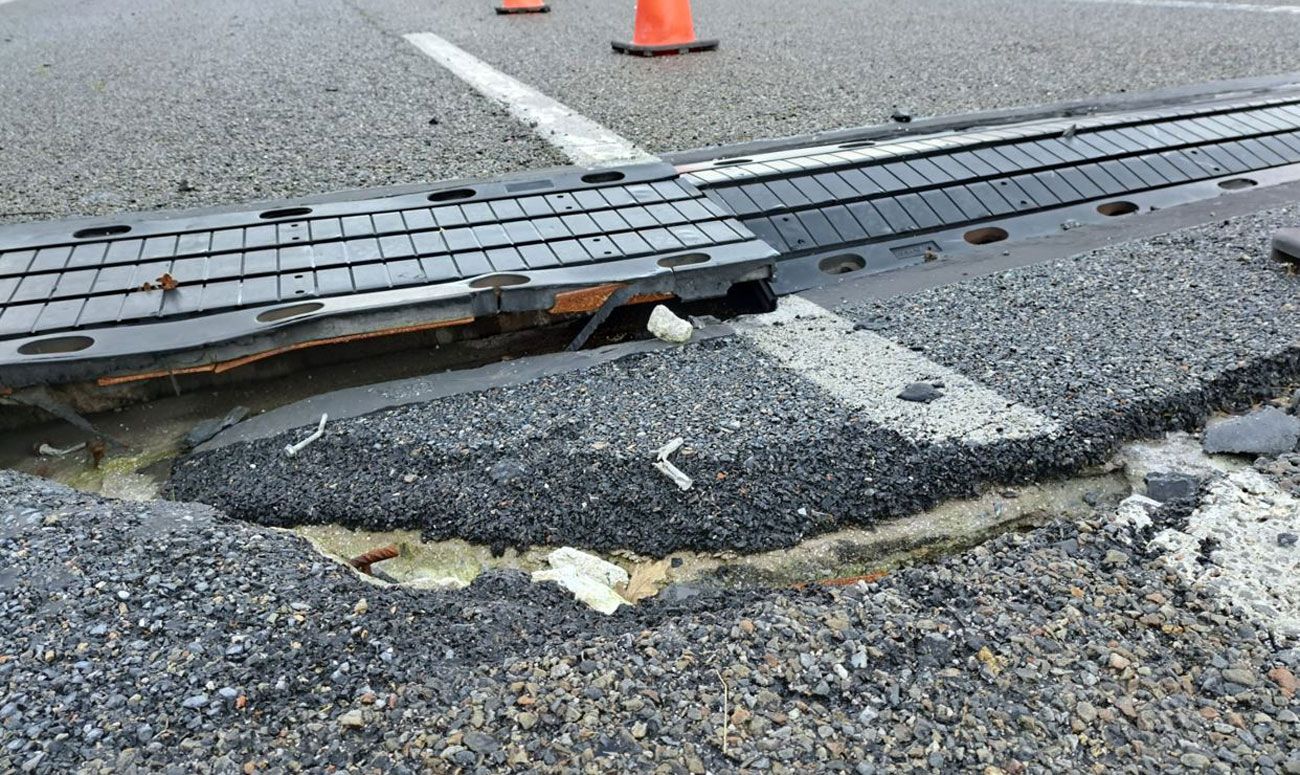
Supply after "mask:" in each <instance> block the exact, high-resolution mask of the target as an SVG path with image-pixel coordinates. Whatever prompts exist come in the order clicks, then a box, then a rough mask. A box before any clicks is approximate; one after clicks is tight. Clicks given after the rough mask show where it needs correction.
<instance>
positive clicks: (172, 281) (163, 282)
mask: <svg viewBox="0 0 1300 775" xmlns="http://www.w3.org/2000/svg"><path fill="white" fill-rule="evenodd" d="M179 286H180V283H178V282H176V278H175V277H172V276H171V273H170V272H167V273H164V274H163V276H162V277H159V278H158V287H160V288H162V289H163V290H164V291H174V290H176V288H177V287H179Z"/></svg>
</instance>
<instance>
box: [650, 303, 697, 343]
mask: <svg viewBox="0 0 1300 775" xmlns="http://www.w3.org/2000/svg"><path fill="white" fill-rule="evenodd" d="M646 330H648V331H649V332H650V333H652V334H654V335H655V336H657V337H659V338H660V339H662V340H664V341H665V342H672V343H674V344H684V343H686V342H689V341H690V340H691V334H692V333H694V331H695V327H694V326H692V325H691V323H690V321H689V320H682V319H681V318H679V317H677V316H676V315H674V314H673V311H672V310H670V309H668V308H667V307H665V306H664V305H662V304H660V305H658V306H656V307H655V308H654V309H653V310H652V311H651V312H650V321H649V322H648V323H646Z"/></svg>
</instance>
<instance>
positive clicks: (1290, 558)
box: [1150, 470, 1300, 636]
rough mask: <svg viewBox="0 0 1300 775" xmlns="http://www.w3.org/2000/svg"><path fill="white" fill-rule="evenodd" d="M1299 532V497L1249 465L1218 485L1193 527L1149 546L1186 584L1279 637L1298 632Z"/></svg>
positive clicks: (1158, 537) (1169, 532) (1159, 538)
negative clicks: (1239, 610) (1219, 599)
mask: <svg viewBox="0 0 1300 775" xmlns="http://www.w3.org/2000/svg"><path fill="white" fill-rule="evenodd" d="M1297 533H1300V500H1298V499H1296V498H1294V497H1292V496H1291V495H1289V494H1287V493H1286V492H1284V491H1283V490H1281V489H1280V488H1279V487H1278V486H1277V484H1275V483H1274V482H1273V481H1271V480H1270V479H1269V478H1267V477H1266V476H1264V475H1262V474H1260V473H1259V472H1256V471H1252V470H1244V471H1238V472H1236V473H1233V474H1231V475H1229V476H1228V477H1227V478H1226V479H1222V480H1220V481H1218V482H1216V483H1214V484H1212V485H1211V486H1210V489H1209V492H1208V493H1207V494H1206V497H1205V499H1204V500H1203V501H1202V502H1201V504H1200V506H1199V507H1197V509H1196V510H1195V511H1194V512H1192V514H1191V516H1189V517H1188V518H1187V523H1186V525H1185V526H1181V527H1176V528H1167V529H1165V530H1163V531H1161V532H1160V533H1159V534H1157V535H1156V536H1155V538H1154V539H1152V541H1151V543H1150V549H1151V550H1152V551H1154V552H1156V553H1157V554H1159V555H1161V556H1162V557H1163V559H1164V561H1165V562H1166V563H1168V564H1169V566H1170V567H1171V568H1173V569H1174V570H1176V571H1177V572H1178V574H1179V575H1180V576H1182V577H1183V579H1185V580H1186V581H1187V583H1189V584H1192V585H1194V586H1197V587H1203V588H1208V589H1212V590H1214V591H1215V592H1216V593H1218V594H1220V595H1222V596H1223V597H1224V598H1225V599H1226V600H1227V602H1229V604H1231V605H1235V606H1241V607H1242V608H1244V609H1245V610H1247V611H1249V612H1250V613H1251V614H1252V615H1253V616H1254V617H1255V618H1256V619H1257V620H1259V621H1260V623H1262V624H1264V625H1265V626H1267V627H1269V628H1270V629H1272V630H1274V631H1275V632H1277V633H1278V634H1279V635H1286V636H1295V635H1300V547H1297V546H1296V543H1295V539H1294V536H1295V535H1296V534H1297ZM1287 535H1290V536H1291V538H1290V539H1288V538H1285V536H1287Z"/></svg>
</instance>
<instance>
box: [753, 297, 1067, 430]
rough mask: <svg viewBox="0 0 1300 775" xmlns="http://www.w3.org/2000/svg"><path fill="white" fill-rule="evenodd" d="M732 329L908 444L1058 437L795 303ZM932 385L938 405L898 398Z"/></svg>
mask: <svg viewBox="0 0 1300 775" xmlns="http://www.w3.org/2000/svg"><path fill="white" fill-rule="evenodd" d="M735 325H736V329H737V330H738V331H740V332H741V333H742V334H743V335H744V336H746V337H747V338H749V339H750V340H751V341H753V342H754V344H755V345H757V346H758V347H759V349H761V350H762V351H763V352H765V353H767V354H768V355H770V356H771V357H773V358H774V359H776V360H777V362H778V363H780V364H781V365H782V366H784V367H785V368H787V369H789V370H791V371H794V372H796V373H798V374H800V375H801V376H803V377H804V378H806V379H808V380H810V381H811V382H813V383H814V384H816V385H818V386H819V387H821V388H822V389H824V390H825V391H826V392H828V393H830V394H831V395H832V396H834V397H835V398H836V399H837V400H839V401H841V402H843V403H844V404H847V405H848V406H851V407H853V408H854V409H857V410H860V411H861V412H862V413H863V414H864V415H865V417H866V418H867V419H870V420H871V421H872V422H874V423H876V424H878V425H881V426H883V427H885V428H888V429H890V430H893V431H896V432H898V433H900V434H902V435H904V436H906V437H908V438H911V439H915V440H926V441H944V440H954V441H962V442H965V443H968V444H987V443H992V442H997V441H1002V440H1006V439H1025V438H1037V437H1040V436H1047V435H1051V434H1054V433H1056V432H1058V430H1059V426H1058V425H1057V424H1056V423H1055V422H1052V421H1051V420H1049V419H1047V418H1046V417H1043V416H1042V415H1041V414H1039V413H1038V412H1036V411H1034V410H1033V409H1031V408H1029V407H1027V406H1024V405H1022V404H1019V403H1016V402H1014V401H1011V400H1009V399H1007V398H1005V397H1003V396H1000V395H998V394H997V393H995V392H994V391H992V390H989V389H988V388H986V387H984V386H982V385H980V384H978V383H977V382H975V381H974V380H971V379H969V378H967V377H966V376H964V375H962V374H959V373H958V372H956V371H953V370H952V369H949V368H947V367H944V366H941V365H940V364H938V363H935V362H934V361H931V360H929V359H928V358H926V357H924V356H922V355H920V354H918V353H916V352H913V351H912V350H909V349H908V348H906V347H903V346H901V345H899V344H897V343H895V342H892V341H890V340H888V339H886V338H884V337H882V336H880V335H878V334H875V333H872V332H871V331H854V330H853V323H852V322H851V321H849V320H847V319H846V318H843V317H840V316H839V315H836V314H835V313H833V312H831V311H829V310H827V309H825V308H823V307H820V306H818V305H817V304H814V303H813V302H810V301H808V300H807V299H803V298H800V297H798V296H787V297H785V298H783V299H781V302H780V308H779V309H777V311H776V312H772V313H769V314H767V315H756V316H754V317H751V318H746V319H744V320H742V321H739V322H737V323H736V324H735ZM937 381H941V382H942V383H943V385H944V390H943V392H944V395H943V397H942V398H939V399H938V400H935V401H932V402H930V403H917V402H913V401H904V400H902V399H900V398H899V397H898V392H899V391H900V390H902V389H903V388H904V387H905V386H906V385H909V384H911V383H914V382H929V383H934V382H937Z"/></svg>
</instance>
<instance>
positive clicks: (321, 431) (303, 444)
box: [284, 414, 329, 457]
mask: <svg viewBox="0 0 1300 775" xmlns="http://www.w3.org/2000/svg"><path fill="white" fill-rule="evenodd" d="M328 419H329V415H328V414H322V415H321V416H320V425H317V426H316V430H315V431H313V432H312V434H311V435H310V436H308V437H307V438H305V439H303V440H302V441H300V442H298V443H297V444H288V445H286V446H285V448H284V454H286V455H288V456H289V457H293V456H294V455H297V454H298V453H299V452H302V451H303V450H304V449H306V448H307V445H308V444H311V443H312V442H313V441H315V440H316V439H319V438H320V437H321V436H324V435H325V421H326V420H328Z"/></svg>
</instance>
